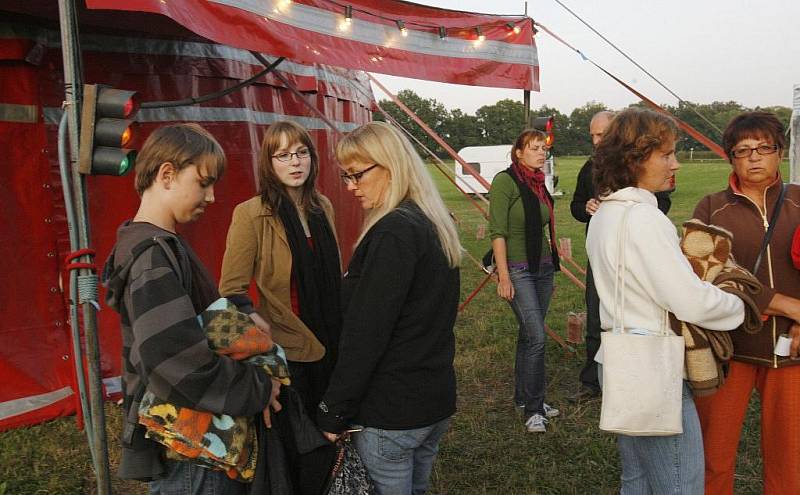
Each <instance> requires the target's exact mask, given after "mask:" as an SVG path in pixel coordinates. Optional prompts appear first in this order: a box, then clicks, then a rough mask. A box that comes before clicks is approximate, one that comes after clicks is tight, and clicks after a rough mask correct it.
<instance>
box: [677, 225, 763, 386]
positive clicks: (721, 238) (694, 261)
mask: <svg viewBox="0 0 800 495" xmlns="http://www.w3.org/2000/svg"><path fill="white" fill-rule="evenodd" d="M683 228H684V231H683V238H682V239H681V250H682V251H683V254H684V255H685V256H686V259H688V260H689V264H690V265H691V266H692V269H693V270H694V272H695V274H696V275H697V276H698V277H700V279H702V280H704V281H707V282H711V283H713V284H714V285H716V286H717V287H719V288H720V289H722V290H724V291H726V292H730V293H731V294H734V295H736V296H737V297H739V299H741V300H742V302H744V306H745V320H744V323H743V324H742V328H743V329H744V331H746V332H748V333H756V332H758V331H759V330H761V313H760V311H759V309H758V306H757V305H756V303H755V299H754V298H753V296H754V295H757V294H759V293H760V292H761V290H762V286H761V283H760V282H759V281H758V280H757V279H756V278H755V277H754V276H753V275H752V274H750V272H748V271H747V270H745V269H743V268H742V267H740V266H739V265H737V264H736V262H735V261H734V260H733V256H732V254H731V245H732V243H733V235H732V234H731V233H730V232H728V231H727V230H725V229H722V228H720V227H717V226H714V225H706V224H704V223H703V222H701V221H700V220H697V219H692V220H689V221H688V222H685V223H684V224H683ZM669 321H670V328H671V329H672V331H673V332H675V333H676V334H677V335H682V336H683V338H684V340H685V342H686V373H687V378H688V380H689V385H690V386H691V388H692V392H693V393H694V395H697V396H702V395H710V394H713V393H714V392H716V391H717V390H718V389H719V387H720V386H722V384H723V383H724V382H725V377H726V376H727V373H728V361H729V360H730V358H731V356H733V341H732V340H731V337H730V335H729V334H728V332H720V331H714V330H707V329H704V328H700V327H698V326H697V325H693V324H691V323H686V322H683V321H679V320H678V319H677V318H676V317H675V315H674V314H672V313H670V315H669Z"/></svg>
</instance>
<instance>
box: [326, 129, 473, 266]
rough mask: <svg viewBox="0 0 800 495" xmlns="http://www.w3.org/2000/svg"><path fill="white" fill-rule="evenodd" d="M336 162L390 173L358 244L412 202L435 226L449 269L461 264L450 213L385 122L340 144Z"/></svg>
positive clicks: (410, 149) (412, 152) (411, 149)
mask: <svg viewBox="0 0 800 495" xmlns="http://www.w3.org/2000/svg"><path fill="white" fill-rule="evenodd" d="M336 158H337V159H338V160H339V163H342V164H347V163H351V162H354V161H359V162H365V163H375V164H378V165H379V166H381V167H383V168H385V169H386V170H388V171H389V176H390V178H391V179H390V181H389V183H388V185H387V189H386V192H385V197H384V198H383V201H382V202H381V204H380V205H378V206H376V207H375V208H373V209H372V210H371V211H370V212H369V214H368V215H367V218H366V219H365V220H364V226H363V228H362V230H361V235H359V237H358V241H356V243H358V242H361V239H363V238H364V235H365V234H366V233H367V231H369V229H370V228H372V226H373V225H375V224H376V223H377V222H378V220H380V219H381V218H383V217H384V216H385V215H386V214H388V213H389V212H390V211H392V210H394V209H396V208H397V207H398V205H399V204H400V202H401V201H403V200H405V199H409V200H411V201H413V202H414V203H416V204H417V205H418V206H419V207H420V209H421V210H422V212H423V213H424V214H425V216H426V217H428V219H429V220H430V221H431V223H433V226H434V228H435V229H436V234H437V236H438V238H439V244H440V245H441V247H442V251H443V252H444V254H445V256H446V257H447V261H448V264H449V265H450V267H452V268H455V267H457V266H459V265H460V264H461V254H462V251H463V248H462V247H461V242H460V241H459V239H458V231H457V230H456V226H455V224H454V223H453V219H452V217H451V216H450V212H448V210H447V208H446V207H445V205H444V201H442V197H441V196H440V195H439V191H437V190H436V186H435V185H434V183H433V179H432V178H431V176H430V174H429V173H428V170H427V169H426V168H425V164H424V163H423V162H422V159H421V158H420V157H419V155H418V154H417V152H416V151H415V150H414V147H413V146H412V145H411V143H410V142H409V141H408V139H406V137H405V136H403V135H402V134H400V132H399V131H398V130H396V129H395V128H394V127H392V126H390V125H389V124H386V123H385V122H370V123H368V124H364V125H362V126H361V127H359V128H358V129H356V130H354V131H353V132H351V133H350V134H348V135H347V136H345V137H344V138H342V139H341V140H340V141H339V143H338V144H337V145H336Z"/></svg>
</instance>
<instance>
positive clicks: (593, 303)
mask: <svg viewBox="0 0 800 495" xmlns="http://www.w3.org/2000/svg"><path fill="white" fill-rule="evenodd" d="M599 348H600V297H599V296H598V295H597V288H596V287H595V286H594V277H593V276H592V267H591V266H589V265H588V264H587V266H586V363H585V364H584V365H583V369H581V373H580V375H579V377H580V380H581V383H582V384H583V386H584V387H586V388H589V389H591V390H594V391H596V392H600V382H599V381H598V380H597V363H596V362H595V361H594V356H595V355H596V354H597V350H598V349H599Z"/></svg>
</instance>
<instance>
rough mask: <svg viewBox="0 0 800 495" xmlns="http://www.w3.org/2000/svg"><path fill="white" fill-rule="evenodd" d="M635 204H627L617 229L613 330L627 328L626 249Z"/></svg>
mask: <svg viewBox="0 0 800 495" xmlns="http://www.w3.org/2000/svg"><path fill="white" fill-rule="evenodd" d="M634 204H635V203H630V204H628V205H626V206H625V212H624V213H623V214H622V222H620V227H619V230H618V231H617V263H616V266H615V267H614V318H613V323H612V325H611V330H612V331H614V330H617V329H622V330H624V329H625V318H624V315H625V269H626V266H627V260H626V259H625V253H626V251H627V249H625V246H626V244H627V241H628V217H629V216H630V213H631V210H632V209H633V205H634ZM618 324H619V325H618Z"/></svg>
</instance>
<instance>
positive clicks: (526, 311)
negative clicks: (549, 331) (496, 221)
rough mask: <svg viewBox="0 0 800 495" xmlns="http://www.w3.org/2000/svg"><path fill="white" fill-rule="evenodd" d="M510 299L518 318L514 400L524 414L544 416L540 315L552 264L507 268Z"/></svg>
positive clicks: (549, 290) (547, 296) (550, 288)
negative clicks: (531, 268)
mask: <svg viewBox="0 0 800 495" xmlns="http://www.w3.org/2000/svg"><path fill="white" fill-rule="evenodd" d="M509 274H510V275H511V283H512V284H513V285H514V299H512V300H511V302H510V304H511V309H513V310H514V315H515V316H516V317H517V321H518V322H519V335H518V337H517V356H516V362H515V363H514V378H515V380H514V381H515V383H514V402H515V403H516V404H517V405H520V406H525V415H526V416H531V415H533V414H537V413H538V414H541V415H542V416H544V391H545V386H546V384H547V380H546V378H545V370H544V348H545V332H544V318H545V315H547V307H548V306H549V305H550V298H551V297H552V296H553V265H552V263H542V264H541V265H540V266H539V271H538V272H537V273H531V272H529V271H528V269H527V268H521V269H520V268H511V269H509Z"/></svg>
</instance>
